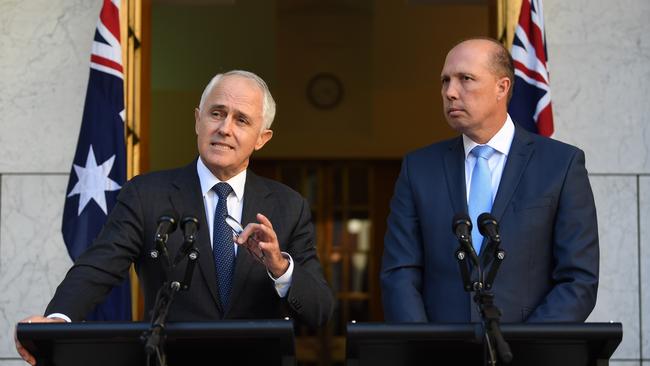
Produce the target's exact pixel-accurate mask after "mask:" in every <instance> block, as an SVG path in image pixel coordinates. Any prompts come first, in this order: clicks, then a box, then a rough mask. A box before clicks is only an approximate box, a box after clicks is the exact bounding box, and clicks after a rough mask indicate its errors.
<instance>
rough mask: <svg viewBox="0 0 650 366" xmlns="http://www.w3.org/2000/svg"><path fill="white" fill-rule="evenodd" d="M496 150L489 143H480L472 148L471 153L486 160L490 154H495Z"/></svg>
mask: <svg viewBox="0 0 650 366" xmlns="http://www.w3.org/2000/svg"><path fill="white" fill-rule="evenodd" d="M494 151H495V150H494V149H493V148H491V147H490V146H488V145H478V146H475V147H474V148H473V149H472V151H471V153H472V155H474V156H476V157H477V158H483V159H485V160H488V159H489V158H490V156H492V154H494Z"/></svg>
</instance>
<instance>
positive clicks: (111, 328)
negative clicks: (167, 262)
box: [17, 320, 295, 366]
mask: <svg viewBox="0 0 650 366" xmlns="http://www.w3.org/2000/svg"><path fill="white" fill-rule="evenodd" d="M149 326H150V324H149V323H135V322H134V323H126V322H122V323H114V322H82V323H67V324H61V323H40V324H36V323H32V324H26V323H21V324H18V327H17V334H18V339H19V340H20V342H21V343H22V344H23V345H24V346H25V348H27V349H28V350H29V351H30V352H31V353H32V354H33V355H35V356H36V357H37V359H38V364H39V365H65V366H69V365H72V366H75V365H80V366H81V365H96V366H103V365H106V366H108V365H111V366H116V365H126V366H130V365H138V366H142V365H144V364H145V352H144V344H143V342H142V341H141V339H140V336H141V335H142V334H143V332H145V331H146V330H148V329H149ZM165 335H166V339H165V350H166V353H167V362H168V363H169V364H170V365H203V364H218V365H282V366H285V365H295V350H294V334H293V322H291V321H288V320H255V321H219V322H201V323H168V324H167V325H166V327H165Z"/></svg>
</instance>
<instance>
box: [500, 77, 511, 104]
mask: <svg viewBox="0 0 650 366" xmlns="http://www.w3.org/2000/svg"><path fill="white" fill-rule="evenodd" d="M510 88H512V83H511V82H510V79H509V78H508V77H506V76H504V77H502V78H500V79H499V80H497V100H501V99H502V98H506V99H507V98H508V92H509V91H510Z"/></svg>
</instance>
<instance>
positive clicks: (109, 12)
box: [99, 0, 121, 42]
mask: <svg viewBox="0 0 650 366" xmlns="http://www.w3.org/2000/svg"><path fill="white" fill-rule="evenodd" d="M99 19H100V20H101V22H102V24H104V27H106V29H108V31H109V32H111V34H112V35H113V37H115V39H117V41H118V42H121V41H120V10H119V9H118V8H117V6H115V5H114V4H113V3H112V2H111V0H104V5H103V6H102V11H101V13H100V14H99Z"/></svg>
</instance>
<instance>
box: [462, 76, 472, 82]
mask: <svg viewBox="0 0 650 366" xmlns="http://www.w3.org/2000/svg"><path fill="white" fill-rule="evenodd" d="M463 80H465V81H467V80H473V79H472V77H471V76H469V75H464V76H463Z"/></svg>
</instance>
